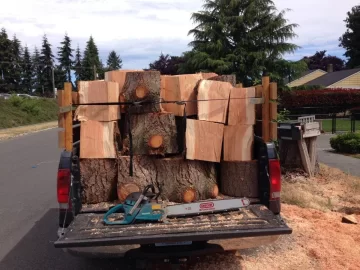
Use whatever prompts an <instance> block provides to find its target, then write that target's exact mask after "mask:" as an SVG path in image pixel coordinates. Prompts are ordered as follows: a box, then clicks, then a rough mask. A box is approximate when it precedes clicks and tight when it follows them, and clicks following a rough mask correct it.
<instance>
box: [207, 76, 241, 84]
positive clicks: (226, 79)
mask: <svg viewBox="0 0 360 270" xmlns="http://www.w3.org/2000/svg"><path fill="white" fill-rule="evenodd" d="M208 80H211V81H221V82H228V83H230V84H231V85H232V86H233V87H235V85H236V75H235V74H232V75H221V76H215V77H211V78H209V79H208Z"/></svg>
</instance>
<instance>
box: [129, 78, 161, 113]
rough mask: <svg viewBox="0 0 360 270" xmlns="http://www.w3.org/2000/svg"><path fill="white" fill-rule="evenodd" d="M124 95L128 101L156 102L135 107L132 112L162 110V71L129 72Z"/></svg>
mask: <svg viewBox="0 0 360 270" xmlns="http://www.w3.org/2000/svg"><path fill="white" fill-rule="evenodd" d="M122 95H123V96H124V100H125V101H126V102H131V101H149V102H155V103H153V104H144V105H141V106H136V107H133V108H132V111H131V112H132V113H146V112H160V111H161V110H160V104H159V102H160V72H159V71H144V72H127V73H126V77H125V83H124V87H123V90H122Z"/></svg>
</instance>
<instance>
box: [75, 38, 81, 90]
mask: <svg viewBox="0 0 360 270" xmlns="http://www.w3.org/2000/svg"><path fill="white" fill-rule="evenodd" d="M81 62H82V59H81V52H80V48H79V45H78V46H77V49H76V53H75V61H74V64H75V68H74V71H75V80H76V83H75V85H76V86H77V82H78V81H80V80H81V79H82V77H81V76H82V68H81Z"/></svg>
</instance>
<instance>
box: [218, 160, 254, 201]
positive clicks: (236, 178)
mask: <svg viewBox="0 0 360 270" xmlns="http://www.w3.org/2000/svg"><path fill="white" fill-rule="evenodd" d="M221 192H222V193H223V194H224V195H228V196H233V197H248V198H258V196H259V191H258V166H257V161H249V162H225V161H224V162H221Z"/></svg>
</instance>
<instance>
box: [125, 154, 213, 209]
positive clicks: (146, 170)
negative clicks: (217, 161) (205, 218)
mask: <svg viewBox="0 0 360 270" xmlns="http://www.w3.org/2000/svg"><path fill="white" fill-rule="evenodd" d="M118 164H119V167H118V171H119V172H118V185H119V186H120V185H124V184H127V183H132V184H135V185H136V186H138V187H139V188H140V190H142V189H143V188H144V187H145V186H147V185H149V184H153V185H154V186H155V189H156V192H158V191H159V190H161V195H160V198H161V199H162V200H168V201H171V202H178V203H183V202H191V201H195V200H203V199H209V198H212V197H214V194H215V195H216V186H217V185H216V171H215V166H214V164H212V163H205V162H199V161H188V160H184V159H183V158H182V157H175V158H163V159H160V158H155V157H147V156H134V159H133V177H130V178H129V165H130V157H128V156H121V157H119V162H118ZM123 197H124V196H123Z"/></svg>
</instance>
